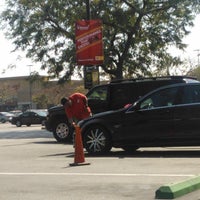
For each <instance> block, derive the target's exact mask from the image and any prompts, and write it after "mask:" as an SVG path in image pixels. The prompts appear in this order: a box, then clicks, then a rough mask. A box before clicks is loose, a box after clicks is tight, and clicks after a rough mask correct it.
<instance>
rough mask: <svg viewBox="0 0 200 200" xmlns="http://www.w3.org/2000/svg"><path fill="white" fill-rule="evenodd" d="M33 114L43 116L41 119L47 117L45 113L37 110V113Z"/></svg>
mask: <svg viewBox="0 0 200 200" xmlns="http://www.w3.org/2000/svg"><path fill="white" fill-rule="evenodd" d="M34 112H35V113H37V114H38V115H40V116H43V117H46V116H47V112H46V111H42V110H38V111H34Z"/></svg>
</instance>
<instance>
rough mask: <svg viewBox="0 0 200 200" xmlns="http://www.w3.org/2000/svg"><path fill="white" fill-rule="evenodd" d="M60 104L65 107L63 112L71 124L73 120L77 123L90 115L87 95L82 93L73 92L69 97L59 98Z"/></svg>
mask: <svg viewBox="0 0 200 200" xmlns="http://www.w3.org/2000/svg"><path fill="white" fill-rule="evenodd" d="M61 104H62V105H63V106H64V108H65V113H66V115H67V117H68V120H69V123H70V124H73V122H74V123H77V122H78V121H80V120H82V119H86V118H88V117H90V116H91V115H92V113H91V110H90V107H89V106H88V102H87V97H86V96H85V95H84V94H81V93H74V94H72V95H71V96H69V97H64V98H62V99H61Z"/></svg>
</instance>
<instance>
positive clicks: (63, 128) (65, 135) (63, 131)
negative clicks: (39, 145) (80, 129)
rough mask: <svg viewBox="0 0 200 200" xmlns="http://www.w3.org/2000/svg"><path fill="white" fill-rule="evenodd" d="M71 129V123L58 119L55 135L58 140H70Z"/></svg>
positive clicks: (63, 141)
mask: <svg viewBox="0 0 200 200" xmlns="http://www.w3.org/2000/svg"><path fill="white" fill-rule="evenodd" d="M70 132H71V129H70V126H69V124H67V123H66V122H62V121H58V122H56V124H55V126H54V130H53V136H54V138H55V139H56V140H57V141H58V142H62V143H65V142H69V141H70V139H71V134H70Z"/></svg>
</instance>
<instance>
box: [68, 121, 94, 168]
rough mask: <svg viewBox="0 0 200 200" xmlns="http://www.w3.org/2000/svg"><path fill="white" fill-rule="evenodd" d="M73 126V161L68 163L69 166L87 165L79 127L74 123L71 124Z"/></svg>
mask: <svg viewBox="0 0 200 200" xmlns="http://www.w3.org/2000/svg"><path fill="white" fill-rule="evenodd" d="M73 126H74V128H75V140H74V142H75V144H74V145H75V155H74V163H71V164H69V165H70V166H80V165H89V164H90V163H85V155H84V151H83V142H82V136H81V128H80V127H79V126H77V125H76V124H75V123H74V124H73Z"/></svg>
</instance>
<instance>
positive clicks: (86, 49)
mask: <svg viewBox="0 0 200 200" xmlns="http://www.w3.org/2000/svg"><path fill="white" fill-rule="evenodd" d="M103 60H104V56H103V41H102V22H101V20H79V21H77V22H76V61H77V64H78V65H101V64H103Z"/></svg>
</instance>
